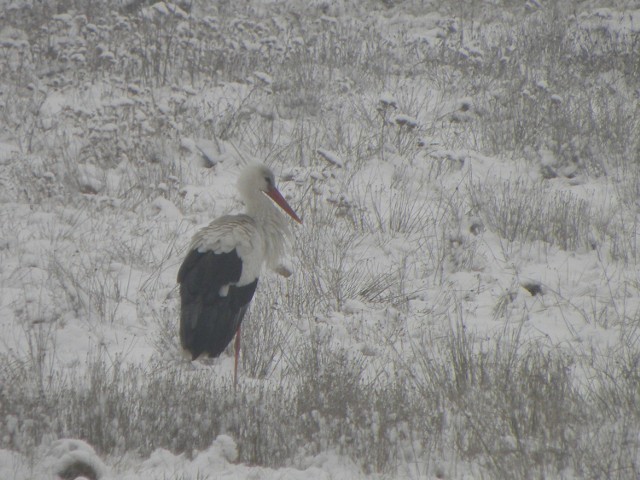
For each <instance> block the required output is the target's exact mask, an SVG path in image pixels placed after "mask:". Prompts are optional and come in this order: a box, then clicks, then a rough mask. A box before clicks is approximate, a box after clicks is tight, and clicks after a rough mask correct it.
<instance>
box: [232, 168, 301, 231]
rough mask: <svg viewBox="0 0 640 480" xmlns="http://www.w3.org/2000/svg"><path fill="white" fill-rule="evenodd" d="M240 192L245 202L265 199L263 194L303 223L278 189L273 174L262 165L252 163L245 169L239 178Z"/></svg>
mask: <svg viewBox="0 0 640 480" xmlns="http://www.w3.org/2000/svg"><path fill="white" fill-rule="evenodd" d="M238 190H239V191H240V194H241V195H242V196H243V197H244V199H245V201H247V202H251V201H253V200H257V201H258V202H259V201H260V199H263V198H264V196H263V194H266V195H267V196H269V197H270V198H271V199H272V200H273V201H274V202H275V203H276V204H277V205H278V206H279V207H280V208H282V209H283V210H284V211H285V212H287V214H288V215H289V216H290V217H291V218H293V219H294V220H295V221H296V222H298V223H302V220H300V218H299V217H298V215H296V212H294V211H293V209H292V208H291V207H290V206H289V204H288V203H287V201H286V200H285V199H284V197H283V196H282V194H281V193H280V192H279V191H278V189H277V188H276V180H275V176H274V174H273V172H272V171H271V170H270V169H269V168H268V167H266V166H265V165H263V164H261V163H252V164H250V165H248V166H247V167H245V168H244V170H243V171H242V173H241V174H240V177H239V178H238Z"/></svg>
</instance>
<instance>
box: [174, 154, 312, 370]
mask: <svg viewBox="0 0 640 480" xmlns="http://www.w3.org/2000/svg"><path fill="white" fill-rule="evenodd" d="M238 190H239V192H240V195H241V197H242V200H243V201H244V204H245V206H246V213H244V214H241V215H224V216H222V217H220V218H218V219H216V220H214V221H213V222H211V223H210V224H209V225H208V226H206V227H204V228H203V229H202V230H200V231H199V232H197V233H196V234H195V235H194V237H193V240H192V241H191V246H190V247H189V253H188V254H187V256H186V257H185V259H184V262H183V263H182V266H181V267H180V270H179V271H178V283H179V284H180V300H181V305H180V342H181V344H182V347H183V348H184V349H185V350H186V351H188V352H189V353H190V354H191V359H192V360H195V359H197V358H198V357H199V356H200V355H203V354H207V355H208V356H209V357H217V356H219V355H220V354H221V353H222V352H223V351H224V349H225V348H226V347H227V345H229V343H230V342H231V340H232V339H233V336H234V335H236V343H235V362H234V382H235V381H237V372H238V354H239V352H240V323H241V322H242V318H243V317H244V314H245V313H246V312H247V309H248V308H249V302H251V299H252V298H253V294H254V292H255V290H256V286H257V285H258V276H259V275H260V271H261V270H262V266H263V264H265V263H266V264H267V265H268V266H269V267H270V268H273V269H276V268H277V267H278V262H279V259H280V257H281V256H282V255H283V253H284V250H285V245H286V243H287V237H288V235H289V228H288V226H287V219H286V218H285V217H284V216H283V215H282V214H281V213H280V211H279V210H278V209H277V208H276V207H275V205H274V203H273V202H275V203H276V204H277V205H279V206H280V207H281V208H282V209H283V210H284V211H285V212H286V213H287V214H289V216H290V217H291V218H293V219H294V220H295V221H296V222H298V223H302V220H300V218H299V217H298V215H296V213H295V212H294V211H293V209H292V208H291V207H290V206H289V204H288V203H287V201H286V200H285V199H284V197H283V196H282V194H280V192H279V191H278V189H277V188H276V184H275V178H274V175H273V173H272V172H271V170H269V169H268V168H267V167H266V166H264V165H262V164H251V165H249V166H248V167H246V168H245V169H244V170H243V171H242V172H241V174H240V177H239V178H238ZM267 196H268V197H270V198H271V200H273V202H272V201H271V200H270V199H269V198H267Z"/></svg>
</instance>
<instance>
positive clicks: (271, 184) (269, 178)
mask: <svg viewBox="0 0 640 480" xmlns="http://www.w3.org/2000/svg"><path fill="white" fill-rule="evenodd" d="M264 181H265V182H267V185H268V186H269V187H271V186H273V179H272V178H271V177H264Z"/></svg>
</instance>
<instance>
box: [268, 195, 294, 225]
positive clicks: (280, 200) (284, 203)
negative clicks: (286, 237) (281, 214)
mask: <svg viewBox="0 0 640 480" xmlns="http://www.w3.org/2000/svg"><path fill="white" fill-rule="evenodd" d="M267 195H269V197H270V198H271V199H272V200H273V201H274V202H276V203H277V204H278V206H280V208H282V209H283V210H284V211H285V212H287V213H288V214H289V216H290V217H291V218H293V219H294V220H295V221H296V222H298V223H302V220H300V217H298V215H297V214H296V212H294V211H293V208H291V206H289V204H288V203H287V201H286V200H285V199H284V197H283V196H282V194H281V193H280V192H279V191H278V189H277V188H276V187H271V188H270V189H269V190H267Z"/></svg>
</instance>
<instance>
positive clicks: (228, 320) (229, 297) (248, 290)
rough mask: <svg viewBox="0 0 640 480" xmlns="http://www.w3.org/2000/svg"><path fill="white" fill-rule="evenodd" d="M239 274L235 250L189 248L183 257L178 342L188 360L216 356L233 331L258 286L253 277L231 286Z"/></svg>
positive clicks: (238, 262)
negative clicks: (210, 250) (250, 280)
mask: <svg viewBox="0 0 640 480" xmlns="http://www.w3.org/2000/svg"><path fill="white" fill-rule="evenodd" d="M241 274H242V260H241V259H240V257H239V256H238V253H237V252H236V250H232V251H231V252H228V253H214V252H202V253H201V252H198V251H197V250H192V251H191V252H190V253H189V254H188V255H187V256H186V258H185V259H184V262H183V263H182V266H181V267H180V270H179V271H178V283H179V284H180V300H181V305H180V342H181V343H182V347H183V348H184V349H185V350H188V351H189V352H190V353H191V357H192V359H194V360H195V359H196V358H198V357H199V356H200V355H202V354H203V353H206V354H208V355H209V356H210V357H217V356H218V355H220V354H221V353H222V352H223V351H224V349H225V348H226V347H227V345H228V344H229V342H231V340H232V339H233V336H234V335H235V334H236V331H237V330H238V327H239V326H240V323H241V322H242V318H243V317H244V314H245V313H246V311H247V309H248V308H249V302H250V301H251V299H252V298H253V294H254V292H255V291H256V286H257V285H258V279H257V278H256V280H255V281H254V282H252V283H249V284H248V285H244V286H240V287H239V286H235V285H231V284H233V283H235V282H237V281H238V280H239V279H240V275H241ZM227 287H228V289H227Z"/></svg>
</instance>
